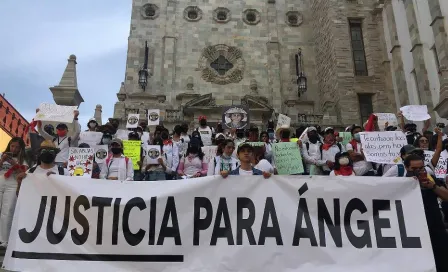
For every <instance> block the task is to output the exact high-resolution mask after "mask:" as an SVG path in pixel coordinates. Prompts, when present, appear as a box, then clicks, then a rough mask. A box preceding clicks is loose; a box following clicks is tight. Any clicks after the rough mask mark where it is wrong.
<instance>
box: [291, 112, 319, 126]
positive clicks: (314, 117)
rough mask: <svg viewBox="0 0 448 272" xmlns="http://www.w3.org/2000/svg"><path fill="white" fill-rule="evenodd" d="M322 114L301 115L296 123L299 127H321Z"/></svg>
mask: <svg viewBox="0 0 448 272" xmlns="http://www.w3.org/2000/svg"><path fill="white" fill-rule="evenodd" d="M323 117H324V116H323V114H301V113H299V114H298V116H297V118H298V119H297V121H298V123H299V124H300V125H321V124H322V121H323Z"/></svg>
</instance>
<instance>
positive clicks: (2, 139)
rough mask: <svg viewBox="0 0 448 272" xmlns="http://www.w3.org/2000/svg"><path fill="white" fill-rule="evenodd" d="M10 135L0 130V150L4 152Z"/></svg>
mask: <svg viewBox="0 0 448 272" xmlns="http://www.w3.org/2000/svg"><path fill="white" fill-rule="evenodd" d="M11 139H12V137H11V136H10V135H9V134H8V133H6V132H5V131H3V130H0V152H4V151H5V150H6V147H7V146H8V143H9V141H10V140H11Z"/></svg>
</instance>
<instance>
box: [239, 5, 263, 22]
mask: <svg viewBox="0 0 448 272" xmlns="http://www.w3.org/2000/svg"><path fill="white" fill-rule="evenodd" d="M260 20H261V15H260V12H258V11H257V10H256V9H246V10H245V11H244V12H243V21H244V22H245V23H246V24H248V25H256V24H258V23H259V22H260Z"/></svg>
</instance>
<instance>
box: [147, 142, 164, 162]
mask: <svg viewBox="0 0 448 272" xmlns="http://www.w3.org/2000/svg"><path fill="white" fill-rule="evenodd" d="M161 155H162V154H161V150H160V145H148V146H146V161H147V163H148V164H159V162H158V159H159V158H160V156H161Z"/></svg>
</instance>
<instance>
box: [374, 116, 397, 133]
mask: <svg viewBox="0 0 448 272" xmlns="http://www.w3.org/2000/svg"><path fill="white" fill-rule="evenodd" d="M375 116H376V117H378V128H379V129H380V130H381V131H385V130H386V123H388V125H389V126H394V127H396V126H398V120H397V116H396V115H395V114H393V113H375Z"/></svg>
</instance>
